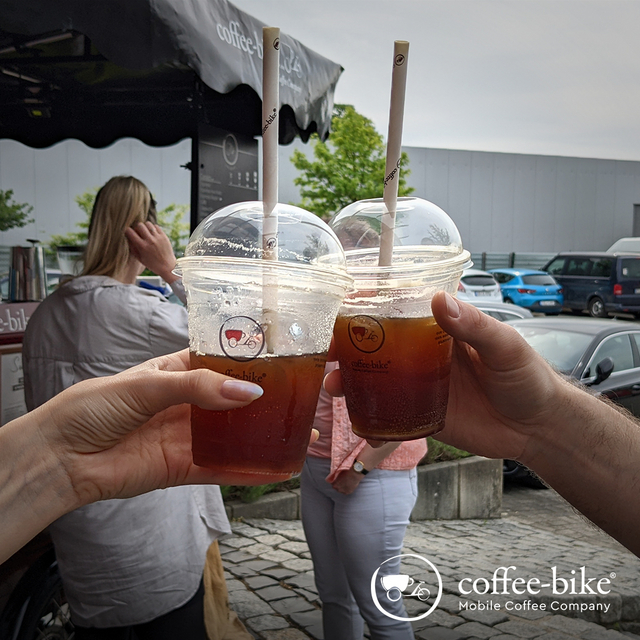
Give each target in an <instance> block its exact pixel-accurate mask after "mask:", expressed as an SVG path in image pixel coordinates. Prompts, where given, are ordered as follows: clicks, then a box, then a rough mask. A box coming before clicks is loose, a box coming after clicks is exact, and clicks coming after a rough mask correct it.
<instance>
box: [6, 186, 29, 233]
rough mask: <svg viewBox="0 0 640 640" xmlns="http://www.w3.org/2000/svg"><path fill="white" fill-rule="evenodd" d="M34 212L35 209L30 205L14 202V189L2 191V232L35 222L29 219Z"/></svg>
mask: <svg viewBox="0 0 640 640" xmlns="http://www.w3.org/2000/svg"><path fill="white" fill-rule="evenodd" d="M32 211H33V207H32V206H31V205H30V204H27V203H26V202H23V203H20V202H15V201H14V199H13V190H12V189H7V190H6V191H3V190H2V189H0V231H8V230H9V229H13V228H15V227H25V226H26V225H28V224H29V223H30V222H33V218H29V217H28V216H29V214H30V213H31V212H32Z"/></svg>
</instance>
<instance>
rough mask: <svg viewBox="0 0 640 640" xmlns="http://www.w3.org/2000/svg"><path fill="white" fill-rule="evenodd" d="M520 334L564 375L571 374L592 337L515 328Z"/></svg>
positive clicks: (563, 332)
mask: <svg viewBox="0 0 640 640" xmlns="http://www.w3.org/2000/svg"><path fill="white" fill-rule="evenodd" d="M515 328H516V329H517V331H518V333H519V334H520V335H521V336H522V337H523V338H524V339H525V340H526V341H527V342H528V343H529V344H530V345H531V346H532V347H533V348H534V349H535V350H536V351H537V352H538V353H539V354H540V355H541V356H542V357H543V358H544V359H545V360H547V361H548V362H550V363H551V364H552V365H553V366H554V367H555V368H556V369H558V370H559V371H561V372H562V373H567V374H568V373H571V372H572V371H573V369H574V368H575V366H576V365H577V364H578V361H579V360H580V356H582V354H583V353H584V351H585V349H586V348H587V347H588V346H589V343H590V342H591V340H592V336H590V335H588V334H586V333H578V332H576V331H569V330H566V329H549V328H548V327H531V326H526V325H519V326H515Z"/></svg>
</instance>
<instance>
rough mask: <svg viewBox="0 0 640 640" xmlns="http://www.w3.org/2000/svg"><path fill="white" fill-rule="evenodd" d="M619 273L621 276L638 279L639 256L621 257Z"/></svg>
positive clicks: (639, 276) (639, 268)
mask: <svg viewBox="0 0 640 640" xmlns="http://www.w3.org/2000/svg"><path fill="white" fill-rule="evenodd" d="M620 262H621V268H620V273H621V274H622V277H623V278H629V279H630V280H640V258H623V259H622V260H621V261H620Z"/></svg>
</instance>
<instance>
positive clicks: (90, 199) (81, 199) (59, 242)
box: [47, 187, 98, 254]
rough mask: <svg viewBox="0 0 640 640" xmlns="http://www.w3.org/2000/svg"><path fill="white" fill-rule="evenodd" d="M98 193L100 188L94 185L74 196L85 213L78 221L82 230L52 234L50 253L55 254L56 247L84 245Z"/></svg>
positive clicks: (49, 246)
mask: <svg viewBox="0 0 640 640" xmlns="http://www.w3.org/2000/svg"><path fill="white" fill-rule="evenodd" d="M97 194H98V188H97V187H94V188H93V189H88V190H87V191H85V192H84V193H81V194H80V195H78V196H76V197H75V198H74V201H75V203H76V204H77V205H78V207H80V209H81V210H82V211H83V212H84V214H85V219H84V220H82V221H81V222H76V227H78V228H79V229H80V231H75V232H74V231H72V232H70V233H66V234H64V235H53V236H51V238H50V239H49V243H48V244H47V252H48V253H51V254H55V252H56V247H65V246H66V247H75V246H82V245H84V244H86V243H87V233H88V232H89V221H90V220H91V211H92V210H93V203H94V202H95V199H96V195H97Z"/></svg>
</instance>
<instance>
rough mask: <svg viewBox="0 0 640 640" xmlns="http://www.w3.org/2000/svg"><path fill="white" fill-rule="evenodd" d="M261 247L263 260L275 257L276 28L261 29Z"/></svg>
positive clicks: (278, 100) (277, 98) (276, 240)
mask: <svg viewBox="0 0 640 640" xmlns="http://www.w3.org/2000/svg"><path fill="white" fill-rule="evenodd" d="M262 47H263V52H264V54H263V58H262V201H263V206H264V221H263V226H262V248H263V250H264V258H265V259H266V260H277V259H278V216H277V215H276V214H275V213H274V210H275V207H276V205H277V204H278V123H279V119H278V110H279V108H280V83H279V70H280V29H279V28H278V27H264V28H263V29H262Z"/></svg>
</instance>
